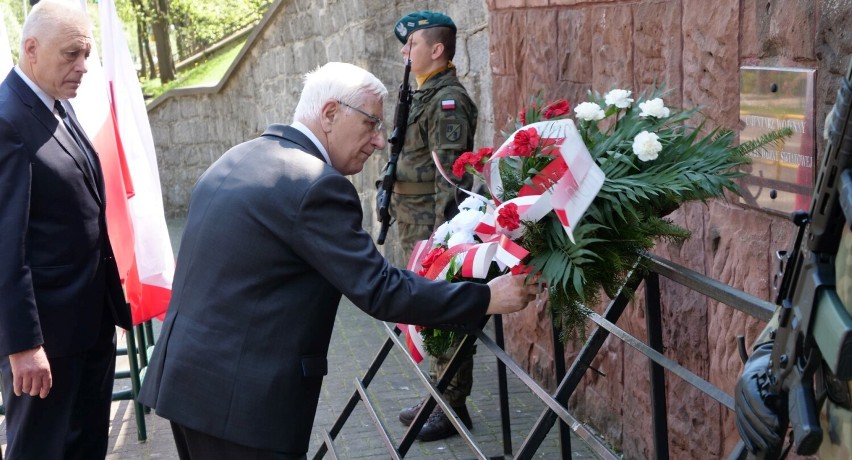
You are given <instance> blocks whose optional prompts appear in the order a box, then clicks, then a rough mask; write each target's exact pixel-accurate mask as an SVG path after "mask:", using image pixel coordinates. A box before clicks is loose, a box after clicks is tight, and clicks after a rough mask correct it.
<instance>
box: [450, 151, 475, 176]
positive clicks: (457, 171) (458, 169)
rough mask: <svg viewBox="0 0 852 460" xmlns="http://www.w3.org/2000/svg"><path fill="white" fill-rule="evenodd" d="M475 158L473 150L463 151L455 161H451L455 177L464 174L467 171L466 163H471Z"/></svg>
mask: <svg viewBox="0 0 852 460" xmlns="http://www.w3.org/2000/svg"><path fill="white" fill-rule="evenodd" d="M475 159H476V155H474V154H473V152H464V153H462V154H461V155H459V157H458V158H456V161H455V163H453V175H455V176H456V177H462V176H464V173H465V172H466V171H467V165H468V164H471V163H473V161H474V160H475ZM474 167H475V166H474Z"/></svg>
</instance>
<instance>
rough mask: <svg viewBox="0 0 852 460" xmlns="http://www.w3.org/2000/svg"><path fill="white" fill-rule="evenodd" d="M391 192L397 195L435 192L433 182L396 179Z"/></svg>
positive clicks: (430, 193)
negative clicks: (400, 180)
mask: <svg viewBox="0 0 852 460" xmlns="http://www.w3.org/2000/svg"><path fill="white" fill-rule="evenodd" d="M393 193H396V194H398V195H432V194H434V193H435V183H434V182H399V181H397V182H396V183H395V184H394V186H393Z"/></svg>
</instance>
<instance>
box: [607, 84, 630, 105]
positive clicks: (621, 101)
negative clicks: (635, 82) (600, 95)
mask: <svg viewBox="0 0 852 460" xmlns="http://www.w3.org/2000/svg"><path fill="white" fill-rule="evenodd" d="M604 102H606V105H614V106H616V107H618V108H619V109H623V108H626V107H630V103H631V102H633V99H631V98H630V91H628V90H626V89H614V90H612V91H610V92H608V93H606V96H604Z"/></svg>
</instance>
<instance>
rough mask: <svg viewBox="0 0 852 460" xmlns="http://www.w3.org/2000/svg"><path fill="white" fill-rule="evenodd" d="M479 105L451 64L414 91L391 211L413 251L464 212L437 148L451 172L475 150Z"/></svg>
mask: <svg viewBox="0 0 852 460" xmlns="http://www.w3.org/2000/svg"><path fill="white" fill-rule="evenodd" d="M477 114H478V112H477V109H476V105H475V104H474V103H473V101H472V100H471V99H470V96H468V94H467V90H465V88H464V86H462V84H461V82H459V79H458V77H456V69H455V67H452V66H451V67H449V68H448V69H446V70H443V71H441V72H439V73H437V74H435V75H433V76H432V77H431V78H429V79H428V80H426V82H425V83H424V84H423V86H422V87H421V88H419V89H418V90H417V91H415V92H414V96H413V100H412V104H411V110H410V112H409V115H408V128H407V130H406V134H405V144H404V147H403V150H402V154H401V155H400V156H399V159H398V161H397V182H396V186H395V187H394V194H393V198H392V199H391V215H393V216H394V218H395V219H396V222H397V225H398V232H399V242H400V245H401V246H402V250H403V253H404V254H405V255H406V256H408V255H410V254H411V251H412V250H413V248H414V244H415V243H417V242H418V241H420V240H425V239H428V238H429V236H431V235H432V232H433V231H434V230H435V228H437V226H439V225H441V224H442V223H444V222H446V221H447V220H449V219H451V218H452V217H453V216H454V215H455V214H456V213H457V212H458V202H457V201H456V191H455V187H453V186H452V185H450V184H449V183H448V182H447V181H446V180H445V179H444V178H443V177H441V174H440V173H439V172H438V171H437V169H436V168H435V163H434V161H433V160H432V151H433V150H434V151H435V152H436V153H437V154H438V158H439V160H440V161H441V166H442V167H443V168H444V170H445V171H446V172H447V173H448V174H450V175H451V177H452V170H453V163H454V162H455V161H456V159H457V158H458V157H459V155H461V154H462V153H463V152H467V151H472V150H473V135H474V132H475V131H476V117H477ZM453 178H454V179H456V180H457V181H459V185H460V186H461V187H462V188H466V189H470V187H471V184H472V183H473V179H472V177H470V175H469V174H465V177H464V178H461V179H460V178H457V177H453ZM454 352H455V349H451V350H450V351H449V352H448V354H447V355H444V356H440V357H433V359H432V361H431V363H430V371H429V372H430V375H431V376H432V378H433V380H437V377H438V375H440V373H441V372H443V370H444V369H445V368H446V365H447V363H448V362H449V358H450V357H452V354H453V353H454ZM472 356H473V353H470V354H469V355H468V356H466V357H465V358H464V363H463V364H462V367H461V368H460V369H459V371H458V372H457V373H456V375H455V377H454V378H453V380H452V382H451V383H450V386H449V387H448V388H447V390H446V391H445V392H444V397H445V398H446V399H447V401H448V402H449V403H450V405H452V406H458V405H461V404H464V401H465V398H467V396H469V395H470V389H471V387H472V385H473V357H472Z"/></svg>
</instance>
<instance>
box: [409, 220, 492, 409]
mask: <svg viewBox="0 0 852 460" xmlns="http://www.w3.org/2000/svg"><path fill="white" fill-rule="evenodd" d="M397 225H398V227H397V232H398V234H399V244H400V246H402V251H403V254H404V255H405V257H410V256H411V251H412V250H413V249H414V245H415V244H416V243H417V242H418V241H420V240H425V239H428V238H429V236H430V235H432V230H433V226H432V225H416V224H408V223H405V222H399V221H397ZM406 260H407V259H406ZM460 342H461V338H458V339H456V341H455V342H454V344H453V346H452V347H450V349H449V350H447V352H446V353H445V354H444V355H442V356H433V357H432V360H431V361H430V362H429V376H430V377H431V378H432V382H433V383H437V382H438V377H440V376H441V374H443V373H444V371H445V370H446V369H447V365H448V364H449V363H450V358H452V357H453V354H454V353H455V352H456V349H457V348H458V346H459V343H460ZM475 353H476V347H475V346H474V347H472V349H471V350H470V352H469V353H465V355H463V356H459V359H461V360H462V363H461V367H459V370H458V372H456V375H454V376H453V379H452V380H450V384H449V385H448V386H447V389H446V390H444V399H446V400H447V403H449V404H450V406H453V407H459V406H461V405H463V404H464V402H465V399H467V397H468V396H470V390H471V388H472V387H473V355H474V354H475Z"/></svg>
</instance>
